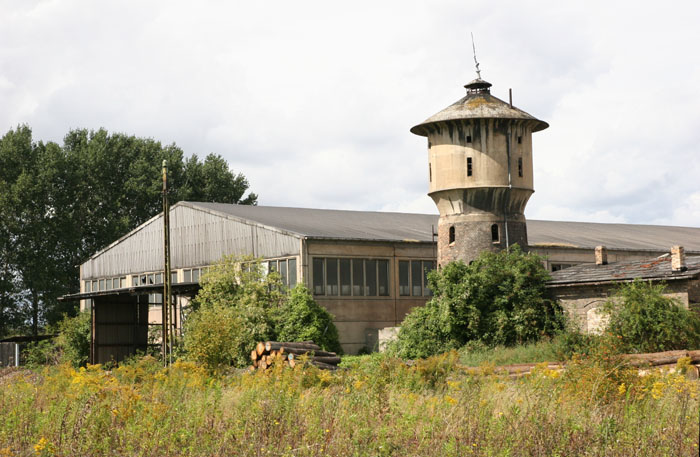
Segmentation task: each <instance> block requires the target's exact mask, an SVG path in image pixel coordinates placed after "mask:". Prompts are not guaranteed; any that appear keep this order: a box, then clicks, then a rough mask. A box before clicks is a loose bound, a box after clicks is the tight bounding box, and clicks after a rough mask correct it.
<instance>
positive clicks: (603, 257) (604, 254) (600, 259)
mask: <svg viewBox="0 0 700 457" xmlns="http://www.w3.org/2000/svg"><path fill="white" fill-rule="evenodd" d="M595 264H596V265H607V264H608V248H606V247H605V246H596V247H595Z"/></svg>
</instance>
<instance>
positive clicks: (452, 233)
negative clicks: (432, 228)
mask: <svg viewBox="0 0 700 457" xmlns="http://www.w3.org/2000/svg"><path fill="white" fill-rule="evenodd" d="M454 242H455V227H454V225H453V226H452V227H450V244H452V243H454Z"/></svg>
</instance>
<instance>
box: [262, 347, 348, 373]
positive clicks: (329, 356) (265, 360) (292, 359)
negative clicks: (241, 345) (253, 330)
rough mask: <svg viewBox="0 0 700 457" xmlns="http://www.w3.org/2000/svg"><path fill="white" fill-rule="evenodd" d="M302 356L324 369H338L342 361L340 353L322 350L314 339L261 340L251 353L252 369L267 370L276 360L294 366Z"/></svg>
mask: <svg viewBox="0 0 700 457" xmlns="http://www.w3.org/2000/svg"><path fill="white" fill-rule="evenodd" d="M301 356H306V357H307V360H308V361H309V363H311V364H312V365H315V366H316V367H318V368H321V369H323V370H337V369H338V364H339V363H340V357H338V354H336V353H335V352H326V351H322V350H321V348H320V347H319V346H318V345H317V344H316V343H314V342H313V341H302V342H300V343H296V342H288V343H285V342H279V341H265V342H262V341H261V342H259V343H258V344H257V345H256V346H255V349H253V350H252V351H251V353H250V360H252V361H253V365H252V366H251V367H250V371H254V370H256V369H258V370H265V369H267V368H268V367H270V366H272V364H273V363H275V362H277V363H284V364H286V365H288V366H290V367H292V368H293V367H294V366H295V365H296V363H297V360H299V358H300V357H301Z"/></svg>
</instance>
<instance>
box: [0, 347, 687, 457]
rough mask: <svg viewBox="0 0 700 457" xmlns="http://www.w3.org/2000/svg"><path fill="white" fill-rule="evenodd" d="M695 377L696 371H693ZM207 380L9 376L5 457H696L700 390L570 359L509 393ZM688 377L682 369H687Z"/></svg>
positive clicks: (366, 369) (375, 359)
mask: <svg viewBox="0 0 700 457" xmlns="http://www.w3.org/2000/svg"><path fill="white" fill-rule="evenodd" d="M684 363H686V364H687V361H684ZM342 366H344V368H343V369H341V370H338V371H337V372H334V373H331V372H327V371H320V370H318V369H316V368H314V367H311V366H305V365H303V364H300V365H298V366H297V367H295V368H294V369H289V368H285V367H283V366H281V365H279V366H274V367H273V368H272V369H270V370H268V371H266V372H255V373H244V374H243V373H228V374H218V375H212V374H210V373H207V372H206V371H205V370H204V369H203V368H201V367H199V366H197V365H194V364H191V363H187V362H177V363H175V364H174V365H173V366H172V367H170V368H168V369H164V368H161V367H160V366H159V364H158V363H157V361H155V360H154V359H151V358H143V359H139V360H135V361H133V362H131V363H130V364H126V365H122V366H120V367H118V368H115V369H112V370H110V371H107V370H104V369H103V368H102V367H99V366H89V367H88V368H87V369H80V370H74V369H72V368H70V367H68V366H65V365H64V366H54V367H47V368H44V369H39V370H35V371H30V370H12V369H6V370H4V371H1V372H0V456H15V455H18V456H29V455H41V456H49V455H55V456H74V455H76V456H77V455H80V456H97V455H117V456H119V455H124V456H155V455H173V456H179V455H192V456H199V455H202V456H204V455H221V456H224V455H227V456H228V455H245V456H392V455H396V456H398V455H400V456H502V457H507V456H573V455H586V456H629V455H637V456H695V455H697V454H698V447H697V446H698V393H699V391H700V383H699V382H698V381H691V380H688V379H687V378H686V377H685V376H684V375H683V374H680V373H677V374H662V373H653V374H650V375H647V376H638V374H637V372H636V371H635V370H631V369H628V368H627V367H625V366H624V365H623V364H620V363H618V362H617V361H616V360H614V359H608V360H605V359H595V360H594V359H590V358H589V359H583V358H581V359H574V360H572V361H571V362H570V363H569V368H568V369H567V371H566V372H563V373H562V372H555V371H550V370H548V369H546V367H544V366H540V367H537V368H536V369H535V370H534V372H533V374H532V375H530V376H526V377H522V378H518V379H511V378H508V377H504V376H500V375H494V374H491V373H490V370H489V369H488V367H486V366H485V367H484V369H483V373H481V374H467V373H465V372H464V371H463V370H461V369H460V368H459V366H460V364H459V355H458V354H457V353H455V352H453V353H448V354H444V355H441V356H437V357H432V358H430V359H426V360H420V361H416V362H415V363H414V364H412V365H411V366H408V365H407V364H406V363H404V362H403V361H401V360H399V359H395V358H391V357H387V356H380V355H373V356H366V357H353V358H347V359H345V360H344V361H343V364H342ZM681 368H682V367H681Z"/></svg>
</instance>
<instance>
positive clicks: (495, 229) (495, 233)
mask: <svg viewBox="0 0 700 457" xmlns="http://www.w3.org/2000/svg"><path fill="white" fill-rule="evenodd" d="M499 240H500V237H499V233H498V224H493V225H492V226H491V241H493V242H494V243H498V242H499Z"/></svg>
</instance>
